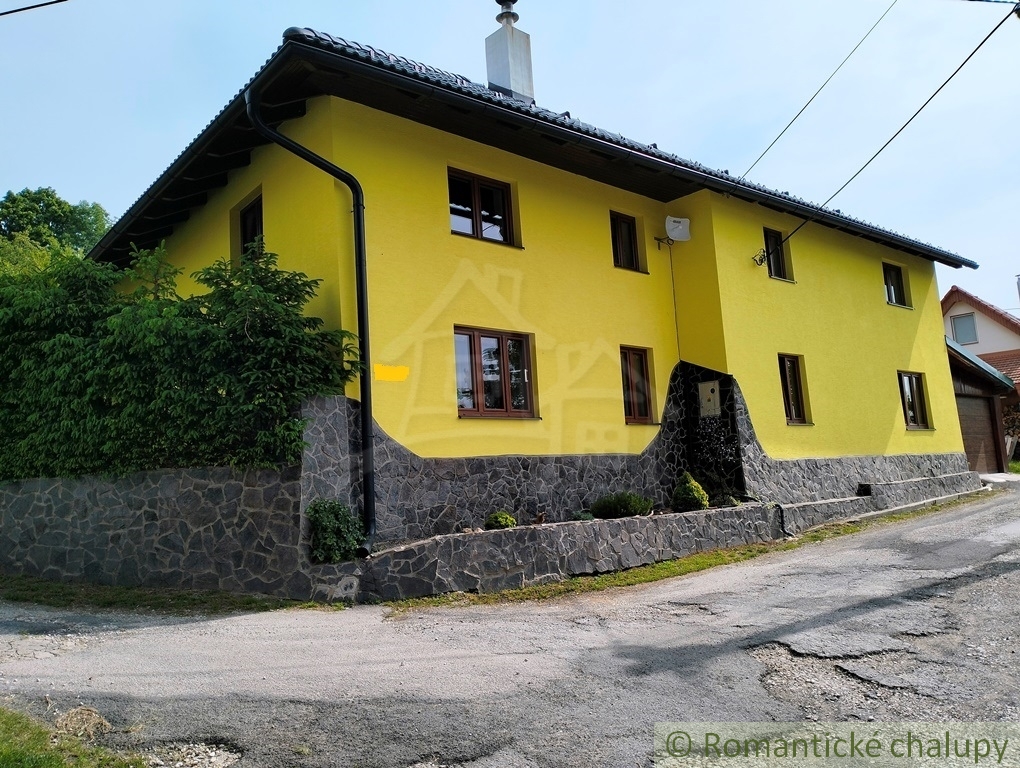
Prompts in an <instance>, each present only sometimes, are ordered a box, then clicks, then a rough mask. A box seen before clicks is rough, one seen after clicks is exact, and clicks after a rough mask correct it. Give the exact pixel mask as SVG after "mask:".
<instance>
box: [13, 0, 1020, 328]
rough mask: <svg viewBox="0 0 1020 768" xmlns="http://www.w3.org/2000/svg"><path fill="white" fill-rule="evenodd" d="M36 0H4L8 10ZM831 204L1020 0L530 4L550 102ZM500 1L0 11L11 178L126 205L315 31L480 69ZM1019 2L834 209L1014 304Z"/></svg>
mask: <svg viewBox="0 0 1020 768" xmlns="http://www.w3.org/2000/svg"><path fill="white" fill-rule="evenodd" d="M38 1H39V0H0V12H3V11H7V10H12V9H14V8H18V7H21V6H24V5H30V4H32V3H33V2H38ZM890 6H892V7H891V10H889V12H888V14H887V15H886V16H885V18H884V20H883V21H882V22H881V24H879V26H878V27H877V28H876V29H875V31H874V32H873V33H872V34H871V36H870V37H869V38H868V39H867V41H866V42H865V43H864V44H863V45H862V46H861V47H860V48H859V49H858V51H857V52H856V53H855V54H854V56H853V57H852V58H851V59H850V60H849V62H847V64H846V65H845V66H844V67H843V69H842V70H841V71H840V72H839V73H838V74H837V75H836V76H835V77H834V78H833V79H832V81H831V82H830V83H829V85H828V86H827V87H826V88H825V89H824V90H823V91H822V93H821V95H820V96H818V98H817V99H816V100H815V102H814V103H813V104H812V105H811V107H809V108H808V110H807V111H806V112H805V113H804V114H803V115H802V116H801V118H800V119H799V120H798V121H797V122H796V123H795V124H794V126H793V127H792V128H791V129H790V130H789V132H788V133H787V134H786V135H785V136H784V137H783V139H782V140H781V141H780V142H779V143H778V144H776V146H775V147H774V148H773V149H772V150H771V151H770V152H769V153H768V154H767V155H766V157H765V159H764V160H762V161H761V163H759V164H758V166H757V167H756V168H755V169H754V170H753V172H752V173H751V174H750V175H749V176H748V178H749V179H750V180H752V181H755V182H758V183H760V184H764V185H766V186H768V187H771V188H773V189H776V190H779V191H786V192H790V193H791V194H794V195H796V196H798V197H801V198H804V199H806V200H809V201H811V202H815V203H821V202H823V201H825V200H826V199H827V198H828V197H829V196H830V195H832V194H833V192H835V191H836V190H837V189H839V187H840V186H842V185H843V183H844V182H846V181H847V180H848V179H849V178H850V177H851V176H852V175H853V174H854V173H855V172H856V171H857V170H858V169H859V168H860V167H861V166H862V165H864V163H865V162H866V161H867V160H868V159H869V158H870V157H871V156H872V155H873V154H874V153H875V152H876V151H877V150H878V149H879V147H881V146H882V144H883V143H884V142H885V141H886V140H888V139H889V138H890V137H891V136H892V135H893V134H894V133H895V132H896V131H897V129H899V128H900V127H901V126H902V125H903V123H905V122H906V121H907V119H908V118H909V117H910V116H911V115H912V114H913V113H914V112H915V111H916V110H917V109H918V108H919V107H920V106H921V105H922V104H923V103H924V101H925V100H926V99H927V98H928V97H929V96H931V94H932V93H933V92H934V91H935V90H936V89H937V88H938V87H939V86H940V85H941V84H942V83H943V81H944V80H945V79H946V78H947V77H949V75H950V74H951V73H952V72H953V70H955V69H956V68H957V67H958V66H959V65H960V64H961V63H962V62H963V61H964V59H965V58H966V57H967V56H968V55H969V54H970V53H971V52H972V51H973V50H974V48H975V47H977V45H978V44H979V43H980V42H981V40H982V39H983V38H984V37H985V36H986V35H987V34H988V33H989V32H991V30H992V29H993V28H994V27H995V26H996V25H997V24H998V23H999V22H1000V21H1001V20H1002V19H1003V18H1004V17H1005V16H1006V15H1007V14H1008V13H1009V12H1010V10H1011V8H1012V4H1011V3H1009V4H1002V3H992V2H974V1H970V0H896V2H895V3H893V2H892V0H852V2H837V0H756V1H755V0H629V2H619V1H617V2H610V1H609V0H586V2H580V3H578V2H571V3H568V2H565V1H564V0H520V2H518V3H517V5H516V8H515V9H516V11H517V12H518V13H519V14H520V17H521V18H520V21H519V22H518V26H519V27H520V28H521V29H522V30H524V31H525V32H528V33H529V34H530V35H531V42H532V56H533V61H534V78H535V91H536V99H537V101H538V103H539V104H540V105H541V106H544V107H547V108H550V109H553V110H556V111H558V112H563V111H567V110H569V111H570V113H571V115H572V116H573V117H576V118H579V119H581V120H584V121H585V122H588V123H592V124H594V125H597V126H599V127H600V128H605V129H607V130H611V131H614V132H617V133H621V134H623V135H624V136H627V137H629V138H632V139H635V140H637V141H642V142H645V143H652V142H655V143H657V144H658V146H659V147H660V149H663V150H666V151H668V152H672V153H675V154H677V155H679V156H680V157H683V158H687V159H690V160H695V161H697V162H700V163H703V164H704V165H707V166H710V167H713V168H717V169H721V170H728V171H729V172H731V173H733V174H735V175H740V174H742V173H743V172H744V171H746V170H747V168H748V167H749V166H750V165H751V164H752V163H753V162H754V160H755V159H756V158H757V157H758V155H759V154H761V152H762V151H763V150H764V149H765V147H767V146H768V144H769V143H770V142H771V141H772V140H773V139H774V138H775V137H776V136H777V135H778V134H779V132H780V131H781V130H782V129H783V127H784V126H785V125H786V124H787V123H788V122H789V120H790V119H791V118H792V117H793V116H794V115H795V114H796V113H797V111H798V110H799V109H800V108H801V107H802V106H803V105H804V103H805V102H806V101H807V100H808V99H809V98H810V97H811V95H812V94H813V93H814V92H815V90H816V89H817V88H818V87H819V86H820V85H821V84H822V82H824V81H825V79H826V78H827V77H828V76H829V75H830V74H831V73H832V71H833V70H834V69H836V67H837V66H838V65H839V64H840V62H841V61H842V60H843V59H844V57H845V56H846V55H847V54H848V53H849V52H850V51H851V50H852V49H853V47H854V46H855V45H857V44H858V42H860V40H861V38H863V37H864V35H865V34H866V33H867V32H868V30H869V29H870V28H871V27H872V25H873V24H874V23H875V22H876V21H877V20H878V19H879V17H880V16H882V14H883V13H884V12H885V11H886V10H887V9H889V8H890ZM498 12H499V7H498V4H497V3H496V2H493V0H431V2H430V1H429V0H285V2H279V0H276V1H274V0H165V1H164V2H154V0H66V2H63V3H60V4H57V5H52V6H49V7H45V8H38V9H35V10H31V11H26V12H23V13H17V14H12V15H7V16H0V87H2V91H0V195H2V194H3V193H5V192H6V191H7V190H15V191H19V190H21V189H25V188H30V189H35V188H37V187H53V188H54V189H56V191H57V193H58V194H60V195H61V196H62V197H64V198H66V199H68V200H70V201H72V202H77V201H79V200H89V201H95V202H99V203H101V204H102V205H103V206H104V207H105V208H106V209H107V210H108V211H110V213H111V214H112V215H113V216H114V217H115V218H116V217H119V216H120V215H121V214H122V213H123V212H124V211H125V210H126V209H127V208H128V207H129V206H130V205H131V204H132V203H133V202H134V201H135V200H136V199H137V198H138V197H139V196H140V195H141V194H142V193H143V192H144V191H145V190H146V189H147V188H148V186H149V185H150V184H151V183H152V182H153V181H155V180H156V178H157V177H158V176H159V174H160V173H162V171H163V170H164V169H165V168H166V167H167V166H168V165H169V164H170V163H171V162H172V161H173V159H174V158H175V157H177V155H178V154H180V152H181V151H183V149H184V148H185V147H186V146H187V145H188V143H190V142H191V141H192V140H193V139H194V138H195V137H196V136H197V135H198V134H199V132H200V131H201V130H202V129H203V128H204V127H205V126H206V124H208V123H209V121H210V120H212V118H213V117H215V115H216V114H217V113H218V112H219V111H220V110H221V109H222V108H223V107H224V105H226V103H227V102H228V101H229V100H230V99H231V98H232V97H233V96H234V95H235V94H236V93H237V92H238V91H239V90H240V89H241V87H242V86H243V85H244V84H245V83H246V82H247V81H248V79H249V78H250V77H251V76H252V75H253V74H255V72H256V71H257V70H258V68H259V67H261V66H262V64H263V63H264V62H265V61H266V59H267V58H269V56H270V55H271V54H272V53H273V51H275V50H276V48H277V47H278V46H279V45H280V42H281V36H282V33H283V31H284V30H285V29H287V28H288V27H291V26H301V27H312V28H314V29H318V30H320V31H324V32H329V33H331V34H334V35H337V36H339V37H344V38H346V39H348V40H352V41H357V42H359V43H363V44H368V45H372V46H374V47H376V48H381V49H383V50H386V51H388V52H390V53H394V54H398V55H401V56H405V57H407V58H410V59H414V60H417V61H421V62H424V63H426V64H430V65H432V66H435V67H439V68H441V69H445V70H448V71H451V72H455V73H457V74H460V75H464V76H465V77H468V78H470V79H472V80H474V81H476V82H482V83H484V82H485V80H486V78H485V46H484V39H485V37H486V36H487V35H488V34H490V33H491V32H492V31H494V30H495V29H496V28H497V26H498V25H497V22H496V20H495V16H496V14H497V13H498ZM1018 71H1020V18H1017V17H1015V16H1014V17H1012V18H1010V19H1008V20H1007V21H1006V23H1005V24H1004V25H1003V26H1002V27H1001V28H1000V29H999V31H998V32H996V33H995V34H994V35H993V36H992V37H991V39H990V40H989V41H988V42H987V43H986V44H985V45H984V46H983V47H982V48H981V50H980V51H979V52H978V53H977V55H975V56H974V58H973V59H971V61H970V62H969V63H968V64H967V66H966V67H964V69H963V70H962V71H961V72H960V74H959V75H957V76H956V78H955V79H954V80H953V81H952V82H951V83H950V84H949V85H948V86H947V87H946V88H945V89H944V90H943V91H942V92H941V93H940V94H939V95H938V96H937V97H936V98H935V99H934V100H933V101H932V103H931V104H930V105H929V106H928V107H927V108H926V109H925V110H924V111H923V112H922V113H921V114H920V116H918V118H917V119H916V120H915V121H914V122H913V123H912V124H911V125H910V126H909V127H908V128H907V129H906V130H905V131H904V132H903V133H902V134H901V135H900V136H899V138H898V139H896V141H895V142H893V144H891V145H890V147H889V148H888V149H886V150H885V152H883V153H882V154H881V155H880V156H879V157H878V159H877V160H875V161H874V162H873V163H872V164H871V165H870V166H869V167H868V169H867V170H865V171H864V172H863V173H862V174H861V175H860V176H859V177H858V178H857V179H856V180H855V181H854V182H853V183H852V184H851V185H850V186H849V187H848V188H847V189H846V191H844V192H842V193H841V194H840V195H839V196H838V197H836V198H835V199H834V200H833V201H832V203H831V204H830V206H829V207H831V208H836V209H839V210H841V211H842V212H843V213H845V214H848V215H851V216H854V217H856V218H860V219H863V220H865V221H868V222H870V223H872V224H876V225H878V226H881V227H883V228H886V229H891V230H894V231H896V232H900V233H902V234H904V235H907V236H909V237H912V238H915V239H918V240H921V241H923V242H928V243H932V244H934V245H937V246H940V247H942V248H945V249H947V250H949V251H952V252H954V253H958V254H959V255H961V256H963V257H965V258H968V259H971V260H973V261H976V262H978V263H979V264H980V265H981V266H980V269H978V270H976V271H975V270H969V269H960V270H957V269H951V268H948V267H941V266H939V267H938V280H939V287H940V292H941V293H945V292H946V291H947V290H948V289H949V287H950V286H952V285H959V286H960V287H961V288H963V289H965V290H967V291H970V292H971V293H975V294H977V295H978V296H981V297H982V298H984V299H986V300H987V301H990V302H992V303H993V304H996V305H998V306H1000V307H1002V308H1004V309H1010V310H1013V311H1015V313H1016V314H1020V298H1018V289H1017V281H1016V275H1017V274H1018V273H1020V241H1018V236H1017V230H1018V228H1020V185H1018V184H1017V177H1018V172H1020V141H1018V140H1017V138H1018V136H1020V130H1018V129H1020V77H1017V76H1016V75H1017V72H1018Z"/></svg>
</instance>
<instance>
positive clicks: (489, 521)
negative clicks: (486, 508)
mask: <svg viewBox="0 0 1020 768" xmlns="http://www.w3.org/2000/svg"><path fill="white" fill-rule="evenodd" d="M516 526H517V520H516V518H515V517H514V516H513V515H511V514H510V513H509V512H507V511H506V510H503V509H501V510H499V512H493V513H492V514H491V515H489V516H488V517H487V518H485V530H487V531H495V530H498V529H500V528H514V527H516Z"/></svg>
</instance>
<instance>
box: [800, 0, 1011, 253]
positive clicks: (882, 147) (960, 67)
mask: <svg viewBox="0 0 1020 768" xmlns="http://www.w3.org/2000/svg"><path fill="white" fill-rule="evenodd" d="M1017 8H1020V3H1017V4H1016V7H1014V8H1013V9H1011V10H1010V12H1009V13H1007V14H1006V15H1005V16H1004V17H1003V19H1002V21H1000V22H999V23H998V24H996V25H995V28H994V29H993V30H992V31H991V32H989V33H988V34H987V35H985V39H984V40H982V41H981V42H980V43H978V45H977V48H975V49H974V50H973V51H971V52H970V55H969V56H967V58H966V59H964V60H963V63H962V64H960V66H958V67H957V68H956V69H955V70H954V71H953V74H951V75H950V76H949V77H947V78H946V81H945V82H944V83H942V85H940V86H939V87H938V89H936V91H935V93H933V94H932V95H931V96H929V97H928V99H927V101H925V102H924V104H922V105H921V106H920V108H919V109H918V110H917V111H916V112H915V113H914V114H913V115H911V116H910V119H909V120H907V122H905V123H904V124H903V125H902V126H900V129H899V130H898V131H896V133H894V134H893V135H892V138H890V139H889V140H888V141H887V142H886V143H885V144H883V145H882V146H881V147H880V148H879V150H878V152H876V153H875V154H873V155H872V156H871V158H870V159H869V160H868V162H866V163H865V164H864V165H862V166H861V167H860V169H859V170H858V171H857V173H855V174H854V175H853V176H851V177H850V178H849V179H847V181H846V183H845V184H843V186H841V187H840V188H839V189H837V190H836V191H835V192H833V193H832V194H831V195H830V196H829V199H828V200H826V201H825V202H824V203H822V204H821V205H820V206H819V207H820V208H824V207H825V206H827V205H828V204H829V203H831V202H832V201H833V199H834V198H835V197H836V196H837V195H838V194H839V193H840V192H842V191H843V190H844V189H846V188H847V187H849V186H850V183H851V182H852V181H853V180H854V179H856V178H857V177H858V176H860V175H861V174H862V173H863V172H864V169H865V168H867V167H868V166H869V165H871V163H872V162H873V161H874V160H875V158H876V157H878V156H879V155H880V154H882V152H884V151H885V148H886V147H888V146H889V145H890V144H892V143H893V141H895V140H896V137H897V136H899V135H900V134H901V133H903V131H904V130H906V128H907V126H908V125H910V124H911V123H912V122H914V118H916V117H917V116H918V115H919V114H921V112H922V111H923V110H924V108H925V107H927V106H928V105H929V104H930V103H931V102H932V99H934V98H935V97H936V96H938V95H939V93H941V92H942V89H943V88H945V87H946V86H947V85H949V82H950V80H952V79H953V78H954V77H956V75H957V74H959V72H960V70H961V69H963V68H964V67H965V66H966V65H967V62H968V61H970V60H971V59H972V58H974V54H976V53H977V52H978V51H980V50H981V48H982V47H983V46H984V44H985V43H987V42H988V40H989V39H990V38H991V37H992V35H994V34H995V33H996V32H998V31H999V29H1000V28H1001V27H1002V25H1003V24H1005V23H1006V22H1007V21H1009V17H1010V16H1012V15H1013V14H1014V13H1017ZM812 221H814V218H813V217H812V218H807V219H805V220H804V221H803V222H801V224H800V226H798V227H797V228H796V229H795V230H793V232H791V233H790V234H789V235H787V236H786V237H785V238H783V242H784V243H785V242H786V241H787V240H789V239H790V238H791V237H793V236H794V235H795V234H797V233H798V232H800V230H801V229H803V228H804V227H805V226H806V225H808V224H809V223H811V222H812Z"/></svg>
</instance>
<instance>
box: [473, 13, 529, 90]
mask: <svg viewBox="0 0 1020 768" xmlns="http://www.w3.org/2000/svg"><path fill="white" fill-rule="evenodd" d="M516 2H517V0H496V3H497V4H498V5H499V7H500V14H499V16H497V17H496V21H498V22H499V23H500V25H501V26H500V28H499V29H498V30H496V31H495V32H493V33H492V34H491V35H489V36H488V37H487V38H485V65H486V69H487V70H488V77H489V88H491V89H492V90H494V91H499V92H500V93H503V94H506V95H507V96H512V97H513V98H515V99H520V100H521V101H527V102H529V103H532V104H533V103H534V102H535V84H534V81H533V80H532V77H531V36H530V35H528V33H527V32H521V30H519V29H517V28H516V27H515V26H514V22H515V21H517V20H518V19H519V18H520V16H518V15H517V14H516V13H514V3H516Z"/></svg>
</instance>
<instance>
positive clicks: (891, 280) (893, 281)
mask: <svg viewBox="0 0 1020 768" xmlns="http://www.w3.org/2000/svg"><path fill="white" fill-rule="evenodd" d="M882 282H883V283H885V301H886V303H887V304H891V305H893V306H894V307H909V306H910V297H909V296H907V279H906V275H905V273H904V269H903V267H901V266H900V265H899V264H889V263H888V262H885V261H883V262H882Z"/></svg>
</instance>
